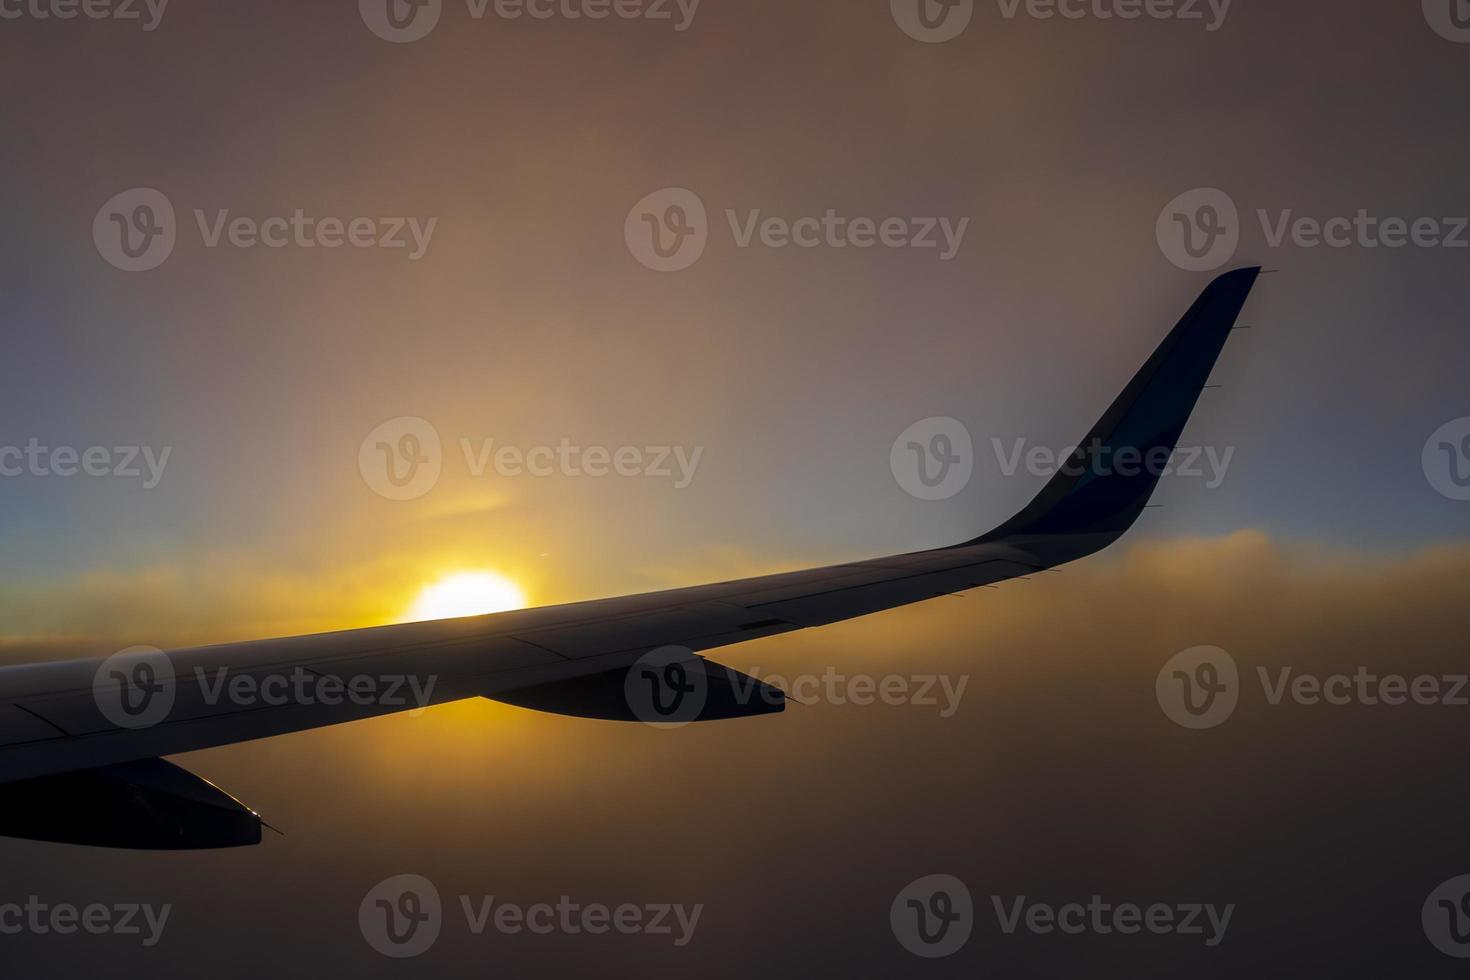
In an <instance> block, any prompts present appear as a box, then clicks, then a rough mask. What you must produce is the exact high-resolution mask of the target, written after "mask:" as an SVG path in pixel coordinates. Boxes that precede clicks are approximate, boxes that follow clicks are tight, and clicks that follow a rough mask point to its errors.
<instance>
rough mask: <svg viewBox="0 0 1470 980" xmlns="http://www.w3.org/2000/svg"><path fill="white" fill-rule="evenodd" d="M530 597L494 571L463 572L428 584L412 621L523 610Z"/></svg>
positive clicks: (412, 612)
mask: <svg viewBox="0 0 1470 980" xmlns="http://www.w3.org/2000/svg"><path fill="white" fill-rule="evenodd" d="M525 604H526V597H525V595H524V593H522V592H521V590H520V588H519V587H518V586H517V585H516V584H515V583H514V582H512V581H510V580H509V579H507V578H504V577H503V576H500V575H495V574H493V573H491V572H459V573H457V574H455V575H450V576H448V577H446V578H442V579H440V580H439V581H437V582H435V583H433V584H432V585H427V586H425V587H424V590H423V591H422V592H420V593H419V597H418V598H417V599H416V600H414V604H413V607H412V608H411V609H410V610H409V611H408V618H409V620H411V621H418V620H424V619H454V618H457V617H459V616H481V615H484V614H485V613H494V612H504V611H505V610H507V609H520V608H521V607H523V606H524V605H525Z"/></svg>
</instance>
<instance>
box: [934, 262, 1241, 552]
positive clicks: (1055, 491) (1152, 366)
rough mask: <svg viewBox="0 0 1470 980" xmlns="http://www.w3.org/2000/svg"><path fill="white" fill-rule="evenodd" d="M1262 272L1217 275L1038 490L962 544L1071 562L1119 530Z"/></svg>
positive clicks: (1151, 480) (1174, 438) (1141, 498)
mask: <svg viewBox="0 0 1470 980" xmlns="http://www.w3.org/2000/svg"><path fill="white" fill-rule="evenodd" d="M1260 273H1261V270H1260V268H1259V267H1252V268H1247V269H1237V270H1235V271H1234V272H1227V273H1225V274H1224V275H1222V276H1220V277H1219V278H1218V279H1216V280H1215V281H1214V282H1212V283H1210V285H1209V286H1208V287H1206V288H1205V291H1204V292H1203V293H1201V294H1200V297H1199V299H1197V300H1195V302H1194V305H1193V306H1191V307H1190V308H1189V311H1188V312H1187V313H1185V314H1184V318H1183V319H1182V320H1180V321H1179V324H1178V325H1177V326H1176V327H1175V328H1174V329H1173V330H1172V331H1170V333H1169V335H1168V336H1167V337H1165V338H1164V342H1163V343H1162V344H1160V345H1159V347H1158V349H1157V350H1155V351H1154V353H1153V356H1151V357H1150V358H1149V359H1148V361H1147V362H1145V364H1144V365H1143V367H1142V368H1141V369H1139V371H1138V373H1137V374H1136V375H1134V376H1133V380H1132V381H1130V382H1129V383H1128V386H1127V387H1126V388H1124V389H1123V392H1122V394H1120V395H1119V396H1118V397H1117V399H1116V400H1115V401H1114V402H1113V404H1112V405H1111V406H1110V407H1109V408H1108V410H1107V411H1106V412H1105V413H1103V417H1102V418H1101V419H1099V420H1098V423H1097V424H1096V425H1094V426H1093V427H1092V431H1090V432H1088V433H1087V435H1086V436H1085V437H1084V438H1083V440H1082V442H1081V443H1079V445H1078V447H1077V450H1076V451H1075V452H1074V453H1073V454H1072V456H1071V458H1070V459H1069V460H1068V461H1067V463H1065V464H1064V465H1063V466H1062V468H1061V469H1060V470H1059V471H1058V473H1057V474H1056V475H1055V476H1054V477H1052V479H1051V480H1050V482H1048V483H1047V484H1046V486H1045V487H1043V488H1042V490H1041V492H1040V493H1039V494H1037V495H1036V498H1035V499H1034V500H1032V501H1031V503H1029V504H1027V505H1026V506H1025V507H1024V508H1023V509H1022V510H1021V512H1020V513H1018V514H1017V515H1016V516H1015V517H1012V518H1011V519H1010V520H1008V521H1006V522H1005V523H1004V524H1002V525H1001V526H1000V527H998V528H996V529H995V530H993V531H991V532H990V533H989V534H985V535H982V536H981V537H979V538H975V539H974V540H971V541H967V542H964V543H963V544H961V545H957V546H956V547H967V546H969V545H975V544H982V543H989V542H993V541H998V540H1000V539H1007V540H1008V541H1011V542H1012V543H1015V544H1016V545H1018V546H1020V547H1024V548H1026V549H1027V550H1035V551H1045V552H1047V553H1048V554H1049V555H1051V556H1053V557H1055V558H1058V559H1060V560H1067V557H1068V556H1069V555H1070V556H1071V557H1081V556H1083V555H1086V554H1091V553H1092V552H1094V551H1097V550H1099V549H1101V548H1104V547H1107V545H1109V544H1111V543H1112V542H1113V541H1116V540H1117V539H1118V538H1119V537H1121V536H1122V535H1123V532H1125V531H1127V530H1128V528H1130V527H1131V526H1132V525H1133V522H1134V521H1135V520H1137V519H1138V515H1139V514H1140V513H1142V511H1143V509H1144V507H1146V506H1147V505H1148V501H1149V497H1150V496H1151V495H1152V494H1153V491H1154V487H1155V486H1157V485H1158V480H1159V476H1160V475H1161V473H1162V471H1163V469H1164V463H1165V462H1166V461H1167V460H1168V458H1169V456H1170V455H1171V454H1172V453H1173V451H1174V448H1175V446H1177V445H1178V442H1179V437H1180V435H1181V434H1182V433H1183V431H1184V426H1185V423H1187V422H1188V421H1189V416H1190V413H1191V412H1192V411H1193V410H1194V406H1195V403H1196V402H1197V401H1198V400H1199V395H1200V392H1201V391H1202V390H1203V389H1204V387H1205V383H1206V382H1207V381H1208V380H1209V377H1210V371H1211V370H1212V369H1213V368H1214V366H1215V361H1216V359H1217V358H1218V357H1219V356H1220V351H1221V350H1222V349H1223V348H1224V346H1225V341H1226V339H1227V338H1228V337H1229V336H1230V332H1231V330H1232V329H1234V327H1235V321H1236V319H1237V318H1238V317H1239V316H1240V311H1241V309H1242V308H1243V307H1244V306H1245V301H1246V299H1247V297H1249V296H1250V292H1251V288H1252V287H1253V286H1254V285H1255V282H1256V277H1257V276H1259V275H1260ZM1016 539H1026V540H1016ZM1074 552H1075V554H1074Z"/></svg>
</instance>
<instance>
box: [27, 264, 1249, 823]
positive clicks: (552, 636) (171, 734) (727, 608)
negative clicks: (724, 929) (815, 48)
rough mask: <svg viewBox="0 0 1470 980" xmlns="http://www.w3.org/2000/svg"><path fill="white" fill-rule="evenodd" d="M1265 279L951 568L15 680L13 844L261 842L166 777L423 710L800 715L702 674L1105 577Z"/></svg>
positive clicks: (900, 559) (762, 580) (505, 616)
mask: <svg viewBox="0 0 1470 980" xmlns="http://www.w3.org/2000/svg"><path fill="white" fill-rule="evenodd" d="M1259 272H1260V270H1259V269H1257V268H1249V269H1241V270H1237V271H1235V272H1231V273H1227V274H1225V275H1223V276H1221V277H1220V278H1218V279H1216V280H1215V281H1214V282H1213V283H1211V284H1210V285H1209V286H1208V287H1207V288H1206V289H1205V291H1204V292H1203V293H1202V294H1201V295H1200V297H1199V299H1198V300H1196V301H1195V303H1194V305H1193V306H1191V307H1190V309H1189V311H1188V312H1187V313H1185V315H1184V317H1183V319H1181V320H1180V321H1179V323H1178V325H1177V326H1176V327H1175V328H1174V329H1173V330H1172V331H1171V332H1170V333H1169V335H1168V336H1167V337H1166V338H1165V339H1164V341H1163V343H1162V344H1161V345H1160V346H1159V348H1158V349H1157V350H1156V351H1154V353H1153V355H1152V356H1151V357H1150V358H1149V359H1148V361H1147V362H1146V363H1145V364H1144V365H1143V367H1142V368H1141V369H1140V370H1139V371H1138V373H1137V374H1136V375H1135V376H1134V378H1133V379H1132V381H1131V382H1130V383H1129V384H1128V386H1127V387H1126V388H1125V389H1124V390H1123V392H1122V393H1121V394H1120V395H1119V396H1118V398H1117V399H1116V400H1115V401H1114V402H1113V404H1112V405H1111V406H1110V407H1109V408H1108V410H1107V411H1106V412H1105V413H1104V414H1103V416H1102V418H1101V419H1100V420H1099V421H1098V423H1097V425H1095V426H1094V427H1093V428H1092V430H1091V431H1090V432H1089V433H1088V434H1087V436H1086V437H1085V438H1084V439H1083V440H1082V442H1081V443H1080V444H1079V447H1078V449H1077V451H1076V453H1075V454H1074V455H1073V456H1072V457H1071V459H1070V460H1069V461H1068V464H1067V465H1064V466H1063V467H1062V468H1061V470H1060V471H1059V472H1058V473H1057V474H1056V475H1055V476H1054V477H1053V478H1052V479H1051V480H1050V481H1049V482H1048V483H1047V484H1046V485H1045V486H1044V487H1043V488H1042V490H1041V492H1040V493H1039V494H1038V495H1037V497H1036V498H1035V499H1034V500H1033V501H1032V502H1031V503H1030V504H1028V505H1027V506H1026V507H1025V508H1024V509H1022V510H1021V511H1020V513H1018V514H1016V515H1015V516H1014V517H1013V518H1011V519H1010V520H1008V521H1006V522H1005V523H1003V524H1001V525H1000V526H999V527H997V528H996V529H995V530H993V531H991V532H989V533H988V534H984V535H981V536H979V537H976V538H974V539H972V540H969V541H965V542H962V543H960V544H956V545H953V546H950V547H945V548H936V549H933V550H929V551H920V552H914V553H910V554H902V555H895V556H892V557H887V558H876V559H873V560H870V561H860V562H853V563H850V564H841V565H831V566H828V567H825V568H814V569H809V570H805V571H798V572H789V573H784V574H778V575H765V576H760V577H756V578H748V579H740V580H738V581H732V582H721V583H718V584H712V585H700V586H693V587H690V588H680V589H672V590H668V591H664V592H653V593H647V594H643V595H633V596H622V597H617V598H610V599H598V600H594V601H590V602H576V603H570V604H567V605H561V606H550V607H544V608H538V609H524V610H516V611H513V612H504V613H496V614H494V615H489V616H476V617H469V618H464V619H453V620H440V621H435V622H426V623H409V624H403V625H397V626H383V627H377V628H373V629H360V630H349V631H345V632H337V633H323V634H319V635H315V636H298V637H289V638H283V639H271V640H261V641H256V642H248V643H231V644H224V645H218V646H206V647H194V648H188V649H182V650H174V651H171V652H168V653H164V652H162V651H153V650H135V651H124V652H123V653H121V654H115V655H114V656H112V657H109V658H106V659H95V660H73V661H66V662H59V663H39V664H28V665H23V666H16V667H8V668H0V835H8V836H15V837H26V838H33V839H39V840H52V841H61V842H67V843H81V844H93V845H99V846H111V847H136V848H149V849H174V848H198V847H228V846H237V845H241V844H254V843H259V841H260V837H261V834H260V827H261V821H260V818H259V816H258V815H257V814H255V813H254V812H253V811H251V810H250V809H249V808H248V807H245V806H244V805H243V804H241V803H239V802H238V801H236V800H234V799H233V798H232V797H230V796H228V795H227V794H225V793H224V792H222V791H220V790H219V789H217V788H215V787H214V786H212V785H211V784H209V783H208V782H206V781H204V780H203V779H201V778H199V777H197V776H195V775H193V774H191V773H189V772H187V771H185V770H183V769H181V768H179V767H177V766H174V765H173V764H172V763H169V762H166V761H164V760H163V758H162V757H163V756H167V755H174V754H177V753H181V752H191V751H195V750H198V749H205V748H209V747H212V746H218V745H228V744H231V743H235V742H242V741H248V740H251V739H257V738H265V737H267V736H272V735H280V734H284V733H287V732H294V731H302V730H305V729H309V728H318V727H321V726H324V725H333V724H337V723H340V722H345V721H351V720H355V719H359V718H366V717H371V716H375V715H381V714H388V713H392V712H396V711H403V710H407V709H412V708H420V707H423V706H425V705H428V704H437V703H442V702H447V701H453V700H459V699H464V698H472V697H487V698H492V699H495V700H499V701H503V702H507V703H510V704H517V705H521V706H524V707H528V708H533V709H536V710H541V711H548V712H553V713H558V714H565V715H573V716H578V717H588V718H602V719H611V720H624V721H631V720H643V721H649V722H652V723H663V724H682V723H687V722H693V721H715V720H721V719H728V718H737V717H746V716H751V715H760V714H766V713H770V712H775V711H780V710H781V709H782V707H783V706H784V702H785V698H784V695H783V694H782V692H780V691H778V690H775V689H773V688H771V687H769V686H768V685H765V684H763V683H761V682H759V681H756V680H754V679H753V678H748V677H744V676H742V675H740V674H738V673H736V672H734V671H731V670H729V669H728V668H724V667H720V666H718V665H716V664H713V663H711V662H709V661H708V660H706V659H705V658H703V657H702V656H700V655H699V654H700V653H702V652H706V651H710V650H715V649H718V648H719V647H723V646H729V645H731V644H735V643H741V642H744V641H746V640H750V639H754V638H757V637H765V636H772V635H775V634H779V633H786V632H790V631H792V630H797V629H803V628H806V627H812V626H822V625H825V624H827V623H835V622H839V621H841V620H845V619H852V618H855V617H858V616H865V615H867V614H869V613H875V612H879V611H881V610H885V609H892V608H894V607H897V606H902V605H907V604H909V603H914V602H920V601H922V600H925V599H931V598H934V597H936V596H943V595H949V594H953V593H957V592H963V591H965V590H967V589H973V588H976V587H978V586H984V585H991V584H994V583H997V582H1002V581H1005V580H1006V579H1011V578H1016V577H1018V576H1022V575H1027V574H1030V573H1033V572H1037V571H1041V570H1044V569H1048V568H1053V567H1055V566H1057V565H1061V564H1063V563H1066V562H1069V561H1073V560H1075V559H1078V558H1082V557H1085V556H1087V555H1090V554H1092V553H1094V552H1096V551H1098V550H1100V549H1102V548H1104V547H1106V546H1107V545H1109V544H1111V543H1112V542H1113V541H1115V540H1117V539H1118V538H1119V537H1120V536H1121V535H1122V534H1123V533H1124V532H1125V531H1126V530H1127V529H1128V528H1129V527H1130V526H1131V525H1132V524H1133V522H1134V521H1135V520H1136V519H1137V518H1138V515H1139V514H1140V513H1141V512H1142V511H1143V509H1144V508H1145V507H1146V506H1147V504H1148V501H1149V498H1150V496H1151V495H1152V493H1153V491H1154V488H1155V486H1156V485H1157V483H1158V478H1159V475H1160V474H1161V473H1162V471H1163V468H1164V467H1163V461H1165V460H1167V458H1168V456H1169V454H1170V453H1171V452H1172V451H1173V449H1174V448H1175V446H1176V445H1177V444H1178V441H1179V438H1180V435H1181V433H1182V432H1183V430H1184V426H1185V423H1186V422H1187V421H1188V419H1189V416H1190V413H1191V412H1192V411H1193V409H1194V406H1195V403H1196V401H1197V400H1198V398H1199V394H1200V392H1201V390H1202V389H1203V388H1204V386H1205V384H1206V382H1207V381H1208V379H1209V375H1210V371H1211V370H1212V368H1213V367H1214V364H1215V361H1216V359H1217V357H1218V356H1219V354H1220V351H1221V349H1222V348H1223V347H1224V344H1225V341H1226V338H1227V337H1228V336H1229V334H1230V331H1231V330H1232V329H1234V326H1235V322H1236V318H1237V317H1238V316H1239V314H1240V311H1241V309H1242V307H1243V306H1244V304H1245V301H1246V299H1247V297H1248V296H1249V294H1250V291H1251V288H1252V287H1253V286H1254V284H1255V281H1256V277H1257V275H1258V274H1259Z"/></svg>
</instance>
